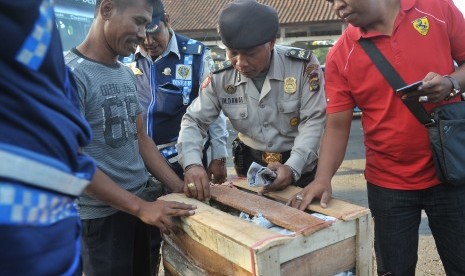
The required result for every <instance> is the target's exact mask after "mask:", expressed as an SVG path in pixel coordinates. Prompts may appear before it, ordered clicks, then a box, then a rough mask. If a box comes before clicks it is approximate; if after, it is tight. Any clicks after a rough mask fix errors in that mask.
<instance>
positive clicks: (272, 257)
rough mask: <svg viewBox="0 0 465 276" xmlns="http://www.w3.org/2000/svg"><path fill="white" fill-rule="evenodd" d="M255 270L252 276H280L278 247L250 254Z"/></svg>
mask: <svg viewBox="0 0 465 276" xmlns="http://www.w3.org/2000/svg"><path fill="white" fill-rule="evenodd" d="M252 257H254V263H255V270H254V271H253V272H252V275H258V276H280V267H281V264H280V263H279V247H273V248H268V249H267V250H266V251H264V252H261V253H259V254H257V252H255V254H252Z"/></svg>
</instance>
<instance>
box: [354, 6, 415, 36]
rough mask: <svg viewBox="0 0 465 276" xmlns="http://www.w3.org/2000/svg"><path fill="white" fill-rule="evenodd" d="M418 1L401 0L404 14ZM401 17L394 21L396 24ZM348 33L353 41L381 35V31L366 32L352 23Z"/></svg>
mask: <svg viewBox="0 0 465 276" xmlns="http://www.w3.org/2000/svg"><path fill="white" fill-rule="evenodd" d="M417 1H418V0H400V9H401V10H402V13H403V15H405V14H406V13H407V12H408V11H409V10H410V9H412V8H413V7H414V6H415V4H416V2H417ZM399 19H401V18H400V17H399V16H398V18H397V19H396V22H395V23H394V24H395V25H396V26H398V25H399V22H400V20H399ZM347 34H348V36H349V38H350V39H351V40H353V41H357V40H359V39H360V38H362V37H363V38H370V37H375V36H378V35H379V33H376V32H365V31H363V30H362V29H361V28H359V27H354V26H352V25H350V24H349V27H348V30H347Z"/></svg>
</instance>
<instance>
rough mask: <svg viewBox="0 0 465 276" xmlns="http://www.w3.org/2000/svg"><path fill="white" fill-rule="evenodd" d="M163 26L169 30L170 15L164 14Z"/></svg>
mask: <svg viewBox="0 0 465 276" xmlns="http://www.w3.org/2000/svg"><path fill="white" fill-rule="evenodd" d="M165 25H166V27H167V28H171V20H170V15H169V14H167V13H166V12H165Z"/></svg>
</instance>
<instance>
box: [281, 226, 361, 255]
mask: <svg viewBox="0 0 465 276" xmlns="http://www.w3.org/2000/svg"><path fill="white" fill-rule="evenodd" d="M355 235H356V221H353V220H352V221H342V220H340V221H337V222H335V223H333V224H332V225H331V226H330V227H328V228H325V229H324V230H322V231H318V232H316V233H314V234H312V235H310V236H300V235H299V236H296V237H294V238H293V239H292V240H290V241H289V242H288V243H286V244H285V245H283V246H281V248H280V250H279V262H280V263H285V262H288V261H290V260H292V259H295V258H298V257H299V256H303V255H305V254H308V253H309V252H314V251H317V250H319V249H321V248H324V247H328V246H332V245H333V244H335V243H338V242H340V241H343V240H346V239H349V238H352V237H355Z"/></svg>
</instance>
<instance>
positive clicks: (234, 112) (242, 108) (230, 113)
mask: <svg viewBox="0 0 465 276" xmlns="http://www.w3.org/2000/svg"><path fill="white" fill-rule="evenodd" d="M223 113H224V115H226V117H228V118H229V120H244V119H246V118H247V117H248V113H247V105H231V106H224V105H223Z"/></svg>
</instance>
